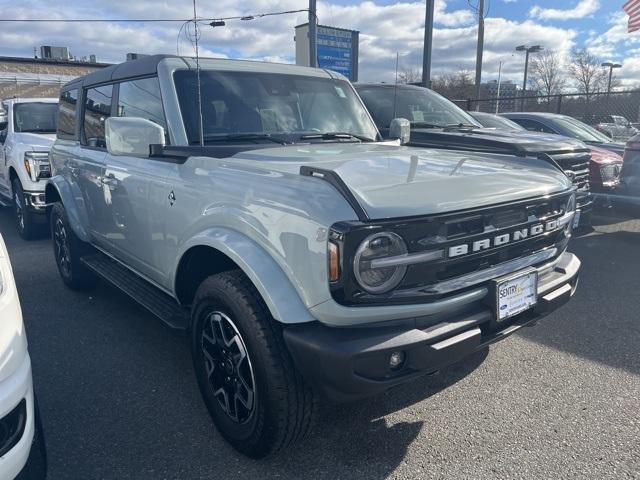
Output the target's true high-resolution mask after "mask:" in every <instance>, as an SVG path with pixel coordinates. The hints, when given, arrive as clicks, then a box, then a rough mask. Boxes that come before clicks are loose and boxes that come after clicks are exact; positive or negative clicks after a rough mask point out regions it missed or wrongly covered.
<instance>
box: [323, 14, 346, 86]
mask: <svg viewBox="0 0 640 480" xmlns="http://www.w3.org/2000/svg"><path fill="white" fill-rule="evenodd" d="M316 48H317V50H318V66H319V67H320V68H326V69H328V70H333V71H334V72H338V73H341V74H342V75H344V76H345V77H347V78H348V79H352V78H353V61H352V54H353V32H352V31H350V30H341V29H337V28H331V27H320V26H318V40H317V47H316Z"/></svg>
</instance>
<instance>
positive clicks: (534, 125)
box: [515, 118, 555, 133]
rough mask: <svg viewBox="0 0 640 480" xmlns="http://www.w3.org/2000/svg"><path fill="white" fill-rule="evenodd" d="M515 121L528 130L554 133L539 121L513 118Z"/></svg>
mask: <svg viewBox="0 0 640 480" xmlns="http://www.w3.org/2000/svg"><path fill="white" fill-rule="evenodd" d="M515 121H516V122H517V123H519V124H520V125H522V126H523V127H524V128H526V129H527V130H529V131H530V132H541V133H555V132H554V131H553V130H551V129H550V128H548V127H546V126H544V125H543V124H541V123H540V122H536V121H535V120H529V119H526V118H518V119H516V120H515Z"/></svg>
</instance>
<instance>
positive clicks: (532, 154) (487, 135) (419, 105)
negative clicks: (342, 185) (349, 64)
mask: <svg viewBox="0 0 640 480" xmlns="http://www.w3.org/2000/svg"><path fill="white" fill-rule="evenodd" d="M355 87H356V89H357V91H358V93H359V94H360V97H361V98H362V100H363V101H364V103H365V105H366V106H367V108H368V109H369V112H370V113H371V115H372V117H373V119H374V121H375V122H376V125H377V126H378V128H379V129H380V133H382V135H383V137H385V138H387V137H389V132H390V130H389V126H390V122H391V120H392V117H394V116H398V117H402V118H406V119H408V120H409V121H410V123H411V145H413V146H420V147H428V148H437V149H443V150H465V151H473V152H489V153H503V154H511V155H518V156H520V157H525V158H532V159H533V158H545V159H548V160H552V161H553V162H556V163H557V164H559V165H560V166H561V167H562V169H563V170H565V171H566V172H567V173H568V174H569V175H570V176H571V178H572V179H573V183H574V185H575V187H576V189H577V191H578V210H579V211H580V213H581V215H580V216H579V218H580V224H581V225H588V224H589V223H590V219H589V217H590V212H591V209H592V203H593V200H592V197H591V195H590V188H591V187H590V184H589V162H590V160H591V153H590V151H589V149H588V148H587V146H586V145H585V144H584V143H582V142H580V141H578V140H574V139H572V138H566V137H559V136H557V135H548V136H543V135H537V134H530V135H527V134H526V132H521V131H519V132H509V131H506V130H497V129H493V128H483V127H482V125H481V124H480V123H478V122H477V121H476V120H474V119H473V117H471V115H469V114H468V113H467V112H465V111H464V110H462V109H461V108H459V107H458V106H456V105H455V104H454V103H453V102H450V101H449V100H447V99H446V98H444V97H442V96H441V95H438V94H437V93H436V92H434V91H432V90H429V89H427V88H424V87H418V86H413V85H393V84H356V85H355Z"/></svg>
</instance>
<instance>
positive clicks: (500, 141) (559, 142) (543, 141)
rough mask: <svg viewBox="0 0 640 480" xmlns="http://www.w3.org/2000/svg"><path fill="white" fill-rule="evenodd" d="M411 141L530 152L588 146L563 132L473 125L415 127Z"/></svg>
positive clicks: (460, 148) (567, 149) (521, 152)
mask: <svg viewBox="0 0 640 480" xmlns="http://www.w3.org/2000/svg"><path fill="white" fill-rule="evenodd" d="M410 142H411V145H416V146H420V147H429V148H446V149H453V150H473V151H480V152H492V153H511V154H516V155H518V154H519V155H527V154H537V153H552V152H560V151H562V152H565V151H576V150H586V149H587V146H586V145H585V144H584V143H583V142H581V141H580V140H576V139H573V138H569V137H563V136H562V135H554V134H550V133H537V132H521V131H514V132H512V131H508V130H498V129H495V128H472V129H463V128H461V129H453V130H442V129H431V128H430V129H426V128H412V129H411V140H410Z"/></svg>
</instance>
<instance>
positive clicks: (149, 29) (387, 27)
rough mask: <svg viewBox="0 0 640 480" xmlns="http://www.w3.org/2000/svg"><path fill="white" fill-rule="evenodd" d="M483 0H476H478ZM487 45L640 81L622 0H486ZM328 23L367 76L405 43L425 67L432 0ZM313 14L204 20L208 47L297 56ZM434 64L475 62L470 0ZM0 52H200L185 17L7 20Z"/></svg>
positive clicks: (254, 0)
mask: <svg viewBox="0 0 640 480" xmlns="http://www.w3.org/2000/svg"><path fill="white" fill-rule="evenodd" d="M470 1H471V2H472V3H476V2H477V0H470ZM486 2H487V4H488V5H489V15H488V18H487V21H486V27H485V42H486V51H485V58H484V60H485V61H484V64H483V80H491V79H495V78H496V77H497V71H498V66H499V64H500V62H502V64H503V68H502V71H503V75H504V77H505V78H507V79H512V80H514V81H521V77H522V63H523V59H522V55H520V54H516V53H515V51H514V47H515V46H516V45H519V44H522V43H525V42H527V43H531V44H540V45H543V46H544V47H545V48H547V49H553V50H555V51H557V52H558V53H559V54H560V55H564V56H566V55H568V54H569V52H570V51H571V49H572V48H574V47H587V48H589V49H590V50H592V51H593V53H595V54H596V55H598V56H599V57H600V58H601V59H602V60H605V61H606V60H615V61H619V62H622V63H623V64H624V67H623V68H622V69H621V70H619V72H618V75H619V76H620V78H621V80H622V81H623V82H624V83H625V84H635V83H640V55H639V54H640V35H639V34H632V35H629V34H627V33H626V16H625V15H624V13H623V12H622V5H623V3H624V2H623V0H555V1H554V0H486ZM198 6H199V13H200V15H202V16H207V17H222V16H231V15H245V14H249V13H260V12H270V11H280V10H290V9H301V8H306V6H307V2H306V1H305V0H278V1H274V0H243V1H241V2H239V1H238V0H198ZM191 9H192V6H191V0H171V1H162V0H110V1H104V0H95V1H93V2H86V1H85V0H67V1H66V2H55V1H51V0H21V1H20V2H16V1H15V0H0V12H2V13H1V15H2V16H4V17H5V18H6V17H9V16H10V17H18V18H70V17H94V18H142V17H144V18H184V17H189V16H190V15H191V14H192V10H191ZM318 16H319V19H320V23H322V24H326V25H333V26H337V27H343V28H353V29H356V30H359V31H360V32H361V36H360V40H361V42H360V79H361V80H370V81H380V80H387V81H389V80H391V79H392V78H393V69H394V64H395V57H396V52H399V54H400V64H401V68H403V69H408V68H416V69H417V68H419V67H420V63H421V58H422V35H423V28H424V0H421V1H412V0H396V1H392V0H318ZM303 22H306V14H304V13H300V14H294V15H288V16H282V17H270V18H264V19H260V20H254V21H251V22H236V23H232V22H229V23H228V25H227V27H224V28H216V29H211V28H208V27H207V28H205V29H204V30H203V33H202V47H203V52H204V55H209V56H226V57H231V58H251V59H264V60H270V61H282V62H293V61H294V55H295V50H294V44H293V36H294V26H295V25H296V24H299V23H303ZM435 22H436V28H435V31H434V50H433V72H434V74H442V73H445V72H449V71H455V70H459V69H466V70H473V69H474V64H475V44H476V20H475V19H474V15H473V12H472V9H471V8H470V7H469V4H468V2H467V0H436V14H435ZM2 27H3V28H1V29H0V55H12V56H30V55H32V53H33V47H37V46H39V45H43V44H45V45H64V46H69V47H70V48H71V51H72V52H73V54H74V55H76V56H78V57H82V56H88V55H90V54H96V55H97V57H98V59H99V60H102V61H107V62H119V61H122V60H123V59H124V56H125V54H126V53H127V52H140V53H176V44H177V45H178V46H179V48H180V53H182V54H189V55H190V54H192V53H193V48H192V46H191V45H190V44H189V42H188V41H187V40H186V39H184V38H180V39H178V29H179V24H82V25H76V24H74V25H73V26H70V25H63V24H29V25H28V26H25V24H3V25H2Z"/></svg>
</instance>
